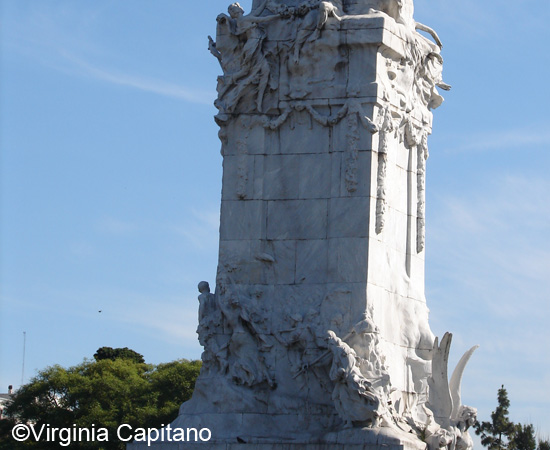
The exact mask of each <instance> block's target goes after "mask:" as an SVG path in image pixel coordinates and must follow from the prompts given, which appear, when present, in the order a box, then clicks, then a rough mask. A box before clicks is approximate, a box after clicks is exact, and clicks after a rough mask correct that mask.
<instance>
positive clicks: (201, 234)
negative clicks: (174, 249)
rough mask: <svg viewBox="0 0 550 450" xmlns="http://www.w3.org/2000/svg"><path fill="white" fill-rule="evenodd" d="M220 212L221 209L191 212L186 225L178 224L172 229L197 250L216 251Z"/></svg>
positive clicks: (194, 210)
mask: <svg viewBox="0 0 550 450" xmlns="http://www.w3.org/2000/svg"><path fill="white" fill-rule="evenodd" d="M219 227H220V212H219V207H216V208H215V209H214V207H212V208H210V209H208V210H202V211H198V210H196V209H193V210H191V214H190V217H189V219H188V220H186V221H185V223H184V224H178V225H174V226H172V227H171V229H172V230H173V231H174V232H175V233H177V234H179V235H180V236H183V237H184V238H185V239H186V240H187V241H188V242H190V243H191V244H192V245H193V246H194V247H195V248H197V249H199V250H209V249H210V250H213V251H215V250H216V247H217V244H218V238H219V236H218V235H219Z"/></svg>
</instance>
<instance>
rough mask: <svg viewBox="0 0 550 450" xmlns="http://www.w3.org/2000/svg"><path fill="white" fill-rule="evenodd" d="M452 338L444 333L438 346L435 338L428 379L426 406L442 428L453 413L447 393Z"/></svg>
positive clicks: (449, 395)
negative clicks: (430, 373) (430, 372)
mask: <svg viewBox="0 0 550 450" xmlns="http://www.w3.org/2000/svg"><path fill="white" fill-rule="evenodd" d="M452 338H453V335H452V334H451V333H445V335H444V336H443V338H442V339H441V345H438V338H435V342H434V347H433V359H432V375H431V377H429V378H428V386H429V388H430V389H429V397H428V406H429V408H430V409H431V410H432V411H433V413H434V419H435V421H436V422H437V423H438V424H439V425H441V426H442V427H444V428H445V427H446V426H448V424H449V421H450V418H451V413H452V411H453V400H452V398H451V393H450V391H449V378H448V375H447V365H448V361H449V350H450V348H451V341H452Z"/></svg>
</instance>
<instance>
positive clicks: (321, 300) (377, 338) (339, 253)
mask: <svg viewBox="0 0 550 450" xmlns="http://www.w3.org/2000/svg"><path fill="white" fill-rule="evenodd" d="M216 31H217V33H216V39H215V40H214V39H213V38H211V37H209V49H210V52H211V53H212V54H213V55H214V56H215V57H216V58H217V60H218V61H219V63H220V66H221V69H222V71H223V74H222V75H221V76H220V77H219V78H218V99H217V100H216V103H215V105H216V107H217V108H218V114H217V115H216V117H215V120H216V122H217V124H218V125H219V126H220V132H219V137H220V140H221V143H222V149H221V153H222V155H223V158H224V162H223V165H224V167H223V187H222V205H221V226H220V249H219V261H218V272H217V276H216V289H215V293H214V294H212V293H210V289H209V286H208V283H206V282H201V283H200V284H199V291H200V296H199V302H200V304H199V327H198V329H197V332H198V334H199V341H200V343H201V344H202V345H203V347H204V353H203V356H202V358H203V368H202V370H201V374H200V376H199V378H198V380H197V382H196V386H195V391H194V394H193V397H192V399H191V400H190V401H188V402H186V403H184V404H183V405H182V406H181V409H180V415H179V417H178V418H177V419H176V421H175V422H174V423H173V424H172V427H173V428H174V427H183V428H186V427H190V426H194V427H208V428H209V429H210V430H212V442H210V443H208V444H207V445H205V444H204V443H203V444H197V445H201V448H212V449H226V448H229V447H227V446H230V445H233V444H235V445H237V444H238V445H241V446H242V447H243V448H258V449H259V448H267V447H262V445H264V444H265V445H269V448H270V449H279V448H283V446H282V444H283V443H284V445H285V447H284V448H288V449H296V450H297V449H312V450H313V449H320V448H328V447H327V446H330V448H336V449H343V448H346V449H347V448H353V449H369V448H372V449H375V448H381V447H382V446H384V447H386V446H389V447H391V448H395V449H398V448H406V449H425V448H426V447H429V448H430V449H438V448H448V449H449V450H455V449H460V450H462V449H471V448H472V443H471V439H470V437H469V435H468V428H469V427H470V426H471V425H472V422H473V421H474V420H475V414H476V412H475V409H473V408H470V407H466V406H464V405H462V402H461V393H460V383H461V379H462V375H463V372H464V368H465V366H466V363H467V361H468V359H469V358H470V357H471V355H472V353H473V352H474V350H475V347H473V348H472V349H471V350H470V351H468V352H467V353H466V354H465V355H464V357H463V358H462V359H461V360H460V362H459V364H458V365H457V368H456V369H455V371H454V373H453V376H452V377H451V379H450V380H449V379H448V376H447V364H448V357H449V349H450V344H451V335H450V334H449V333H447V334H446V335H445V336H444V337H443V338H442V339H441V342H439V340H438V339H437V338H435V337H434V335H433V334H432V332H431V330H430V327H429V324H428V308H427V306H426V299H425V294H424V249H425V245H426V237H425V207H426V206H425V189H426V187H425V176H426V161H427V159H428V156H429V155H428V136H429V134H430V133H431V126H432V110H433V109H435V108H437V107H438V106H440V105H441V103H442V102H443V97H442V96H441V94H440V93H439V89H443V90H447V89H449V88H450V86H449V85H447V84H446V83H444V81H443V78H442V67H443V66H442V63H443V60H442V57H441V54H440V52H441V41H440V39H439V37H438V36H437V34H436V33H435V32H434V31H433V30H432V29H431V28H429V27H427V26H425V25H422V24H419V23H417V22H416V21H415V20H414V18H413V3H412V0H322V1H321V0H254V2H253V5H252V11H251V12H250V13H248V14H246V13H245V12H244V10H243V8H242V7H241V6H240V5H239V4H238V3H233V4H231V5H230V6H229V8H228V14H220V15H219V16H218V18H217V30H216ZM418 31H423V32H427V33H428V36H424V35H422V34H420V33H419V32H418ZM432 39H433V40H432ZM422 436H424V437H425V442H424V441H422V440H421V439H420V437H422ZM174 445H176V444H174ZM186 445H187V446H188V447H189V448H195V447H194V445H193V444H192V443H187V444H186ZM129 448H132V449H134V450H136V449H140V448H142V447H140V446H139V445H138V444H133V445H132V446H130V447H129ZM151 448H155V447H154V446H153V447H151ZM157 448H159V449H160V448H162V449H167V448H177V447H174V446H171V444H170V443H167V442H164V443H163V444H162V446H161V445H160V444H159V446H158V447H157ZM197 448H198V447H197ZM239 448H241V447H239Z"/></svg>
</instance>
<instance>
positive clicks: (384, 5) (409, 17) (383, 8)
mask: <svg viewBox="0 0 550 450" xmlns="http://www.w3.org/2000/svg"><path fill="white" fill-rule="evenodd" d="M369 4H372V5H373V8H372V9H371V10H370V11H369V12H371V13H372V12H377V11H380V12H383V13H385V14H387V15H388V16H390V17H391V18H393V19H394V20H395V21H396V22H397V23H400V24H402V25H405V26H406V27H408V28H409V29H413V30H420V31H425V32H427V33H429V34H430V35H431V36H432V37H433V38H434V41H435V42H436V44H437V45H438V46H439V47H440V48H441V47H442V46H443V44H442V43H441V40H440V39H439V36H438V35H437V33H436V32H435V31H434V30H433V29H432V28H430V27H428V26H426V25H424V24H422V23H419V22H416V21H415V20H414V19H413V14H414V4H413V0H374V1H373V0H370V1H369Z"/></svg>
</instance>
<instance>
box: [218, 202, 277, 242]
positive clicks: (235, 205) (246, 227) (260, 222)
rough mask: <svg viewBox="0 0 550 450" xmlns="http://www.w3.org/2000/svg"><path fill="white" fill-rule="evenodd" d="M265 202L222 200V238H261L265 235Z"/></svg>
mask: <svg viewBox="0 0 550 450" xmlns="http://www.w3.org/2000/svg"><path fill="white" fill-rule="evenodd" d="M265 206H266V205H265V202H262V201H259V200H237V201H233V200H222V208H221V225H220V239H222V240H233V239H260V238H262V237H264V236H265V212H264V209H265Z"/></svg>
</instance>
